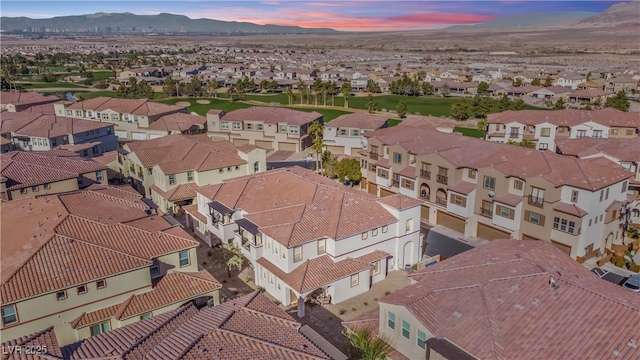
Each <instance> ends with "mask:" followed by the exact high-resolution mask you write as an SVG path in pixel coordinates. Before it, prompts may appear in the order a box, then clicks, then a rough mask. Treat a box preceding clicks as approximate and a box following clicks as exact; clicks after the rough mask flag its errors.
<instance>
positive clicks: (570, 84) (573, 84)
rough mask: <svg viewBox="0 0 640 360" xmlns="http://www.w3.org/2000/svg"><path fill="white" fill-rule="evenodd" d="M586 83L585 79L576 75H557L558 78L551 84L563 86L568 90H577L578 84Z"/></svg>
mask: <svg viewBox="0 0 640 360" xmlns="http://www.w3.org/2000/svg"><path fill="white" fill-rule="evenodd" d="M585 81H587V77H586V76H584V75H581V74H578V73H564V74H558V77H557V78H556V80H555V81H554V82H553V85H556V86H564V87H567V88H570V89H573V90H575V89H577V88H578V85H579V84H582V83H583V82H585Z"/></svg>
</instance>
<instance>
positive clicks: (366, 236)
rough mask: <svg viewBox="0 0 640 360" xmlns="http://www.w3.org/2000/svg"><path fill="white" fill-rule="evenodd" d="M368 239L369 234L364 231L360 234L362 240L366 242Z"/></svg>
mask: <svg viewBox="0 0 640 360" xmlns="http://www.w3.org/2000/svg"><path fill="white" fill-rule="evenodd" d="M368 237H369V232H367V231H365V232H363V233H362V240H366V239H367V238H368Z"/></svg>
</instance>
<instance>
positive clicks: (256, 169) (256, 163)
mask: <svg viewBox="0 0 640 360" xmlns="http://www.w3.org/2000/svg"><path fill="white" fill-rule="evenodd" d="M259 170H260V162H258V161H256V162H254V163H253V172H258V171H259Z"/></svg>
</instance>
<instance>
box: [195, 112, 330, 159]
mask: <svg viewBox="0 0 640 360" xmlns="http://www.w3.org/2000/svg"><path fill="white" fill-rule="evenodd" d="M314 121H319V122H321V123H322V122H323V117H322V114H320V113H317V112H315V111H314V112H306V111H299V110H292V109H284V108H268V107H256V106H254V107H250V108H247V109H238V110H234V111H231V112H228V113H226V112H224V111H220V110H209V112H207V129H208V134H209V135H211V136H220V137H223V138H225V139H227V140H229V141H231V142H233V143H234V144H235V145H237V146H242V145H246V144H251V145H255V146H257V147H259V148H262V149H267V150H270V149H273V150H284V151H295V152H300V151H303V150H304V149H306V148H308V147H309V146H311V137H310V135H309V134H308V133H307V131H308V129H309V126H310V125H311V123H313V122H314Z"/></svg>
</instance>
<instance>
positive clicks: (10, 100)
mask: <svg viewBox="0 0 640 360" xmlns="http://www.w3.org/2000/svg"><path fill="white" fill-rule="evenodd" d="M61 102H62V100H60V98H59V97H57V96H53V95H40V94H38V93H35V92H9V91H2V92H0V109H4V110H6V111H8V112H21V111H25V110H28V109H29V108H31V107H34V106H40V105H47V104H55V103H61Z"/></svg>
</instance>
